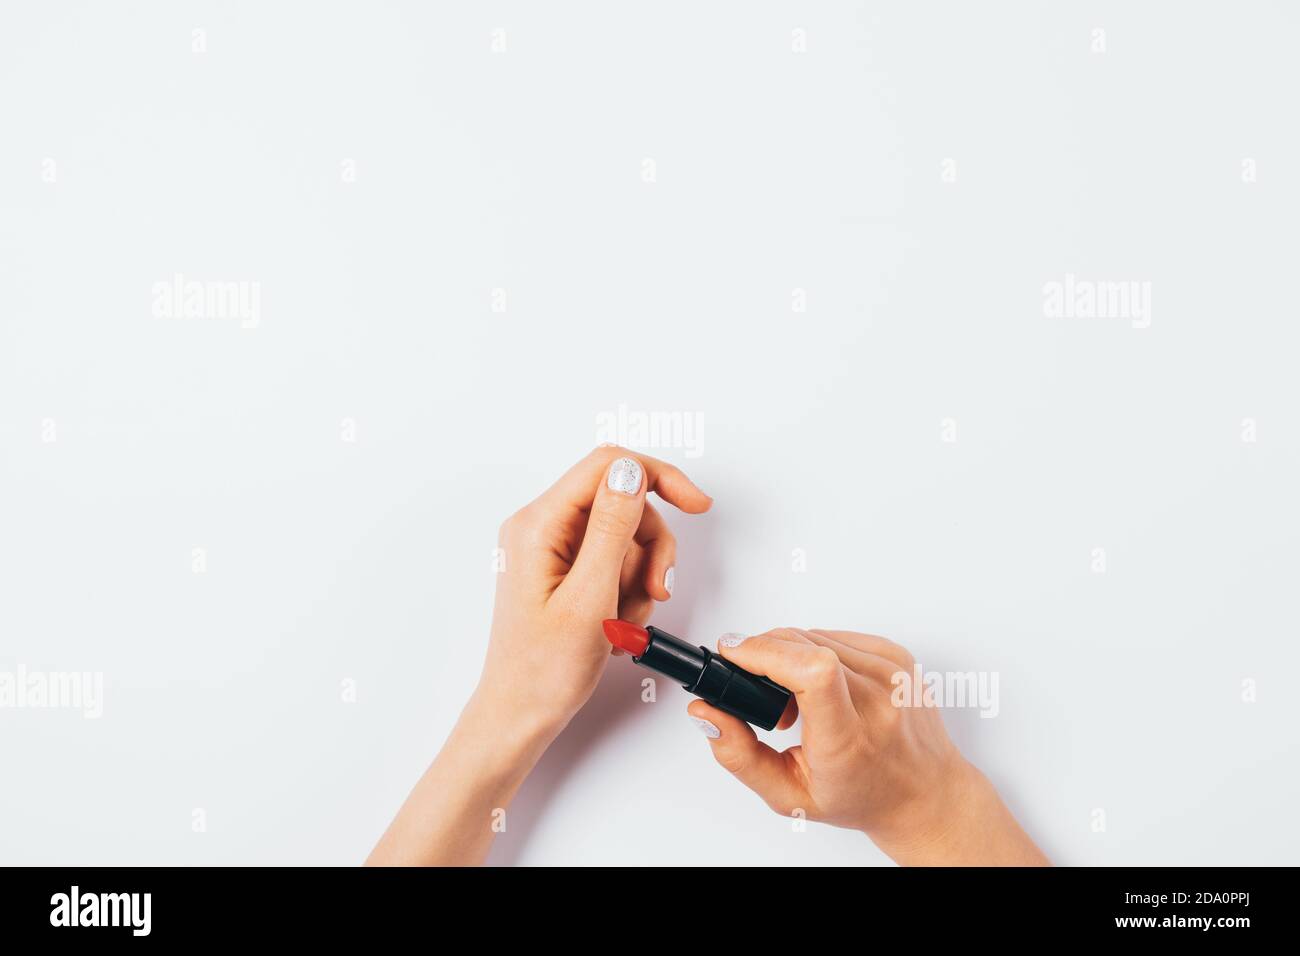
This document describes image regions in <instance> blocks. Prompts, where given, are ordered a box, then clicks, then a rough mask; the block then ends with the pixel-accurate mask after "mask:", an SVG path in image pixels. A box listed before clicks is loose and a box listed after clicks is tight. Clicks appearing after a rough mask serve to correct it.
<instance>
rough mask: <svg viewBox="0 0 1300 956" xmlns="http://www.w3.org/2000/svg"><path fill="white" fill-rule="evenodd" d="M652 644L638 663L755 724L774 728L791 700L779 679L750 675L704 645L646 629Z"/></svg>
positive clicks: (648, 645) (702, 698)
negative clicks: (697, 644)
mask: <svg viewBox="0 0 1300 956" xmlns="http://www.w3.org/2000/svg"><path fill="white" fill-rule="evenodd" d="M646 633H647V634H649V635H650V643H649V644H647V645H646V649H645V651H644V652H643V653H642V654H641V656H640V657H634V658H632V660H634V661H635V662H636V663H638V664H640V665H641V666H642V667H648V668H650V670H652V671H658V672H659V673H660V674H663V675H665V676H667V677H671V678H672V679H673V680H676V681H681V683H682V686H683V687H685V688H686V689H687V690H688V691H690V692H691V693H692V694H694V695H695V696H696V697H699V698H700V699H701V700H705V701H707V702H708V703H710V704H712V705H713V706H714V707H716V708H718V710H725V711H726V712H727V713H729V714H731V715H732V716H734V717H739V718H740V719H741V720H744V721H748V722H749V723H751V724H753V725H754V726H756V727H762V728H763V729H764V730H771V729H772V728H773V727H775V726H776V722H777V721H778V720H780V719H781V715H782V714H783V713H785V708H786V705H787V704H788V703H790V692H789V691H788V690H786V689H785V688H784V687H782V686H781V685H780V684H778V683H777V682H776V681H772V680H768V679H767V678H766V677H762V676H760V675H758V674H751V673H750V672H749V671H747V670H745V669H744V668H743V667H737V666H736V665H735V664H733V663H731V661H729V660H727V659H726V658H723V657H719V656H718V655H716V654H714V653H713V652H712V651H710V650H708V649H707V648H704V647H696V646H695V645H693V644H687V643H686V642H685V641H683V640H682V639H681V638H679V637H674V636H673V635H672V634H669V633H668V632H667V631H663V630H660V629H659V628H657V627H654V626H650V627H647V628H646Z"/></svg>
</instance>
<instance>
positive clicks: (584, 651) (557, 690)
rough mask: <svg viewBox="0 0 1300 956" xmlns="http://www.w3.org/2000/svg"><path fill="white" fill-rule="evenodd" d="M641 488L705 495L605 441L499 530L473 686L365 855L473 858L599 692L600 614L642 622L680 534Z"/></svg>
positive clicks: (686, 504) (604, 655)
mask: <svg viewBox="0 0 1300 956" xmlns="http://www.w3.org/2000/svg"><path fill="white" fill-rule="evenodd" d="M649 491H654V492H656V493H657V494H658V495H659V497H660V498H663V499H664V500H665V501H667V502H669V503H670V504H673V505H676V506H677V507H678V508H680V509H681V510H683V511H686V512H689V513H691V514H699V513H700V512H703V511H708V510H709V506H710V505H712V504H713V501H712V499H711V498H709V496H708V495H706V494H705V493H704V492H702V491H700V489H699V488H696V487H695V485H693V484H692V483H691V481H690V479H689V478H687V477H686V476H685V475H684V474H682V473H681V471H679V470H678V469H676V468H674V467H672V466H671V465H666V464H664V463H663V462H661V461H656V460H655V459H653V458H648V457H646V456H645V455H634V454H632V453H631V452H629V451H627V450H625V449H622V448H614V447H602V448H597V449H596V450H595V451H593V452H592V453H591V454H590V455H588V456H587V457H586V458H584V459H583V460H582V461H580V462H578V464H577V465H575V466H574V467H573V468H571V469H570V470H569V471H568V473H567V474H565V475H564V477H562V478H561V479H560V480H559V481H557V482H556V483H555V485H554V486H553V487H552V488H551V489H550V490H549V491H547V492H546V493H545V494H544V495H542V496H541V497H540V498H538V499H537V500H536V501H534V502H533V503H532V504H530V505H528V506H527V507H525V508H523V509H522V510H520V511H519V512H517V513H516V514H514V515H513V516H511V517H510V518H509V519H508V520H507V521H506V522H505V524H503V525H502V526H501V534H500V539H499V540H500V546H501V548H502V552H503V555H504V559H505V565H504V568H503V573H502V574H501V575H500V577H499V578H498V582H497V596H496V610H495V611H494V612H493V615H492V636H491V640H490V641H489V642H488V652H487V660H486V662H485V663H484V665H483V673H482V676H481V677H480V678H479V684H478V688H477V689H476V690H475V691H474V694H473V696H471V697H470V700H469V702H468V703H467V704H466V705H465V709H464V710H463V711H462V712H461V715H460V719H459V720H458V721H457V722H456V726H455V727H454V728H453V729H452V732H451V734H450V736H449V737H448V738H447V741H446V743H444V744H443V747H442V749H441V750H440V751H439V752H438V756H437V758H436V759H435V760H434V761H433V764H432V765H431V766H430V767H429V769H428V770H427V771H425V773H424V776H422V777H421V778H420V780H419V781H418V782H417V783H416V785H415V788H414V789H413V790H412V791H411V794H410V796H408V797H407V798H406V802H405V803H404V804H403V805H402V808H401V810H399V811H398V813H397V816H396V817H394V819H393V822H392V823H391V824H390V825H389V827H388V830H387V831H386V832H385V833H384V835H383V836H382V837H381V838H380V840H379V843H378V844H377V845H376V846H375V849H374V850H373V851H372V852H371V854H370V857H369V860H368V861H367V862H369V863H371V864H375V865H393V864H425V865H428V864H439V865H449V864H454V865H466V864H474V863H481V862H483V859H484V858H485V857H486V856H487V852H488V849H489V847H490V846H491V845H492V837H493V834H494V833H495V832H496V829H495V827H496V824H497V823H498V821H499V820H501V819H503V817H502V816H501V815H502V814H504V813H505V812H506V807H507V806H508V805H509V804H510V801H511V799H512V798H513V797H514V795H515V793H516V792H517V791H518V789H519V787H520V786H521V785H522V784H523V782H524V778H525V777H527V776H528V774H529V773H530V772H531V770H532V768H533V767H534V766H535V765H536V763H537V761H538V760H539V759H540V758H541V755H542V753H543V752H544V751H545V750H546V748H547V747H548V746H549V745H550V743H551V741H552V740H554V739H555V736H556V735H557V734H559V732H560V731H561V730H563V729H564V726H565V724H567V723H568V722H569V720H570V719H571V718H572V717H573V715H574V714H575V713H577V711H578V708H579V707H581V706H582V705H583V704H584V703H586V702H587V698H589V697H590V696H591V692H592V691H593V690H595V689H596V683H597V681H599V680H600V675H601V672H602V671H603V670H604V669H605V664H606V662H607V661H608V660H609V655H610V647H609V644H608V642H606V640H605V637H604V635H603V634H602V632H601V627H600V622H601V621H603V620H605V618H609V617H622V618H624V619H625V620H629V621H636V622H637V623H642V622H644V621H645V620H646V619H647V618H648V617H649V616H650V610H651V608H652V607H653V606H654V602H655V601H666V600H668V598H669V597H670V596H671V594H672V568H673V560H674V558H675V555H676V550H677V542H676V540H675V539H674V538H673V535H672V533H671V532H670V531H669V530H668V526H667V525H666V524H664V520H663V518H661V517H660V516H659V513H658V512H657V511H655V509H654V508H652V507H651V506H650V505H649V504H648V503H647V502H646V500H645V498H646V493H647V492H649Z"/></svg>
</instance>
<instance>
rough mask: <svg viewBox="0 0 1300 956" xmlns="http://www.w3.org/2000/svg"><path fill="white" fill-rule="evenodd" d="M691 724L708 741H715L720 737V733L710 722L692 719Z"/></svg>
mask: <svg viewBox="0 0 1300 956" xmlns="http://www.w3.org/2000/svg"><path fill="white" fill-rule="evenodd" d="M691 722H692V723H694V724H695V726H696V727H698V728H700V733H702V734H704V736H706V737H708V738H709V739H710V740H717V739H718V738H719V737H721V736H722V731H720V730H719V729H718V728H717V727H715V726H714V725H713V722H712V721H708V720H705V719H704V718H703V717H692V718H691Z"/></svg>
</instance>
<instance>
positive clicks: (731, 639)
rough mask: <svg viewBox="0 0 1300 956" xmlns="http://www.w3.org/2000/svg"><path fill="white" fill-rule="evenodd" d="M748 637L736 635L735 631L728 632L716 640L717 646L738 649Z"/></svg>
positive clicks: (746, 635)
mask: <svg viewBox="0 0 1300 956" xmlns="http://www.w3.org/2000/svg"><path fill="white" fill-rule="evenodd" d="M748 636H749V635H748V634H737V633H736V632H735V631H729V632H728V633H726V634H723V635H722V636H721V637H720V638H718V646H719V647H739V646H740V645H741V644H742V643H743V642H744V640H745V638H747V637H748Z"/></svg>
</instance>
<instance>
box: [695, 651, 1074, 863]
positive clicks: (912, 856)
mask: <svg viewBox="0 0 1300 956" xmlns="http://www.w3.org/2000/svg"><path fill="white" fill-rule="evenodd" d="M737 642H738V643H737ZM718 644H719V648H718V649H719V652H720V653H721V654H722V656H723V657H725V658H727V659H728V660H730V661H732V662H734V663H736V664H739V665H740V666H741V667H743V668H745V669H746V670H748V671H751V672H753V673H756V674H765V675H767V676H768V677H770V678H772V680H775V681H777V682H778V683H780V684H783V685H785V686H786V687H788V688H789V689H790V690H791V691H793V693H794V698H795V702H796V704H795V706H794V707H792V708H791V709H790V710H787V712H786V714H785V716H784V717H783V718H782V720H781V723H780V724H779V725H778V726H780V727H782V728H784V727H789V726H790V725H791V724H793V722H794V719H795V714H796V712H797V713H798V714H799V715H802V718H803V734H802V743H801V745H800V746H796V747H791V748H790V749H788V750H785V751H783V752H780V753H778V752H777V751H775V750H773V749H772V748H771V747H769V746H767V745H766V744H764V743H762V742H761V741H759V739H758V737H757V736H756V735H755V733H754V731H753V729H752V728H751V727H750V726H749V725H748V724H746V723H745V722H744V721H742V720H738V719H736V718H735V717H732V716H730V715H729V714H725V713H723V712H722V711H720V710H718V709H717V708H716V707H711V706H710V705H708V704H706V703H705V702H704V701H700V700H697V701H693V702H692V703H691V704H690V706H689V707H688V708H687V710H688V712H689V713H690V714H691V715H692V716H693V717H696V718H698V719H703V720H706V721H708V722H709V723H711V724H713V726H714V727H716V728H717V730H718V731H719V733H718V735H717V736H716V737H714V738H713V739H712V740H711V744H712V747H713V755H714V756H715V757H716V758H717V760H718V762H719V763H720V764H722V766H723V767H725V768H726V769H727V770H730V771H731V772H732V773H733V774H735V775H736V777H737V778H738V779H739V780H740V782H741V783H743V784H745V785H746V786H747V787H749V788H750V789H752V790H754V791H755V792H756V793H757V794H758V795H759V796H760V797H762V798H763V800H764V801H766V802H767V804H768V806H770V807H771V808H772V809H773V810H775V811H776V812H778V813H781V814H785V815H791V814H793V813H795V812H796V811H797V810H803V812H804V813H805V814H806V815H807V818H808V819H810V820H820V821H823V822H826V823H830V824H834V825H835V826H841V827H851V828H853V829H857V830H862V831H863V832H864V833H866V834H867V835H868V836H869V837H870V838H871V839H872V840H873V841H874V842H875V843H876V845H877V846H879V847H880V848H881V849H882V850H884V851H885V852H886V853H887V854H889V855H890V856H891V857H892V858H893V859H894V860H896V861H898V862H899V863H903V864H931V865H933V864H940V865H944V864H948V865H952V864H956V865H989V864H1013V865H1043V864H1046V863H1047V862H1048V861H1047V858H1046V857H1044V856H1043V854H1042V852H1041V851H1040V850H1039V849H1038V848H1037V847H1036V846H1034V844H1033V842H1032V841H1031V840H1030V839H1029V837H1028V836H1026V835H1025V833H1024V831H1023V830H1021V829H1020V826H1019V824H1018V823H1016V821H1015V818H1014V817H1012V816H1011V813H1010V812H1009V811H1008V810H1007V809H1006V807H1005V806H1004V805H1003V803H1002V801H1001V799H1000V798H999V797H998V795H997V792H996V791H995V790H994V789H993V787H992V785H991V784H990V783H989V782H988V780H987V779H986V778H985V777H984V775H983V774H981V773H980V772H979V771H978V770H977V769H976V768H975V767H974V766H972V765H971V764H970V763H968V762H967V761H966V760H965V758H963V757H962V755H961V754H960V753H959V752H958V751H957V748H956V747H955V746H954V745H953V743H952V741H951V740H949V739H948V734H947V732H946V731H945V730H944V727H943V720H942V718H941V717H940V716H939V711H938V709H936V708H935V707H934V706H933V697H932V696H931V695H930V692H929V690H928V689H927V690H926V692H925V693H926V700H927V702H928V703H929V704H930V706H924V707H918V706H914V705H913V706H908V705H906V704H898V705H896V704H895V703H894V693H895V688H896V683H895V681H894V679H893V678H894V675H895V674H896V673H898V672H900V671H901V672H903V673H905V674H907V675H908V680H911V679H912V675H913V673H914V671H913V668H914V665H915V662H914V661H913V659H912V656H911V655H910V654H909V653H908V652H907V651H906V650H905V649H904V648H902V647H900V646H899V645H897V644H895V643H893V642H892V641H889V640H886V639H885V638H883V637H875V636H872V635H870V634H857V633H854V632H852V631H824V630H813V631H804V630H797V629H795V628H779V629H777V630H773V631H768V632H767V633H766V634H759V635H757V636H755V637H750V638H740V637H739V636H728V637H727V638H723V639H722V640H720V641H719V642H718ZM729 645H730V646H729ZM704 729H705V730H706V731H708V728H707V727H706V728H704ZM709 732H710V734H711V733H712V732H711V731H709Z"/></svg>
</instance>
